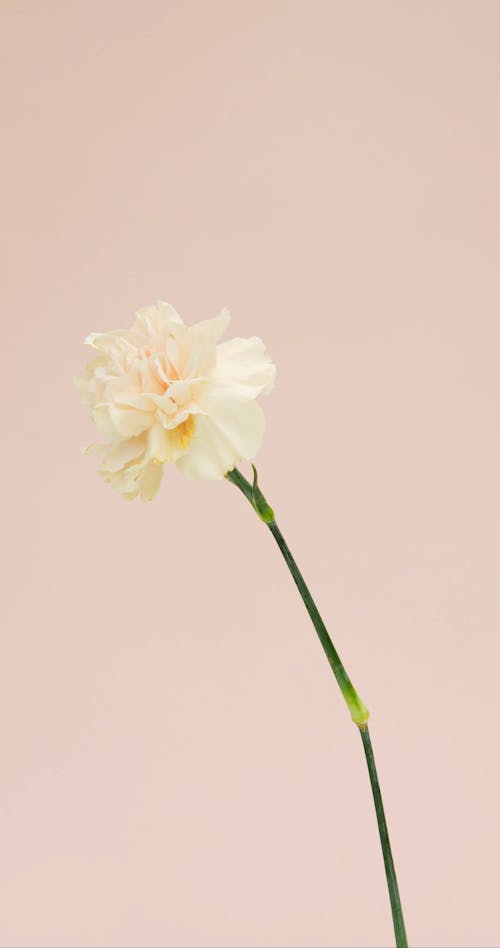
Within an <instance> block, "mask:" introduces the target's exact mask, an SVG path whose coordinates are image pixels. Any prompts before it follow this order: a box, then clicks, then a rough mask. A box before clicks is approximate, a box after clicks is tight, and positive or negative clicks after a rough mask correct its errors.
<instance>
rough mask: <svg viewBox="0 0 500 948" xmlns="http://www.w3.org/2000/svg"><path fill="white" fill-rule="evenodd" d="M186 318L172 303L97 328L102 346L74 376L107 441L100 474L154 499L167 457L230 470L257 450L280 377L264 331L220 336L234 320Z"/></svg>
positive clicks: (191, 469)
mask: <svg viewBox="0 0 500 948" xmlns="http://www.w3.org/2000/svg"><path fill="white" fill-rule="evenodd" d="M229 318H230V317H229V312H228V311H227V310H225V309H224V310H222V312H221V313H219V315H218V316H216V317H215V319H210V320H206V321H204V322H201V323H197V324H196V325H194V326H185V325H184V323H183V321H182V319H181V318H180V316H178V314H177V313H176V312H175V310H174V309H173V307H172V306H169V305H168V303H164V302H161V301H160V302H158V303H157V304H156V305H154V306H147V307H145V308H144V309H141V310H139V311H138V313H137V314H136V319H135V322H134V324H133V326H132V328H131V329H130V330H117V331H115V332H108V333H91V334H90V336H88V337H87V339H86V340H85V342H86V343H87V344H88V345H90V346H92V348H93V349H95V350H96V355H95V357H94V358H93V359H91V361H90V362H89V363H88V365H87V370H86V374H85V376H84V377H83V378H80V379H76V385H77V387H78V388H79V389H80V391H81V393H82V397H83V400H84V401H85V402H86V403H87V404H88V405H90V407H91V412H92V418H93V420H94V422H95V424H96V426H97V428H98V429H99V431H100V432H101V434H102V435H103V436H104V437H105V438H106V440H107V444H104V445H100V446H97V445H92V446H91V447H90V448H89V449H87V450H91V451H94V450H102V451H103V458H102V462H101V466H100V468H99V474H101V476H102V477H103V478H104V480H105V481H107V482H108V483H110V484H111V485H112V487H114V488H115V489H116V490H118V491H119V492H120V494H122V496H123V497H125V498H127V499H129V500H132V499H133V498H134V497H136V496H137V495H138V494H140V495H141V498H142V500H152V499H153V497H154V496H155V494H156V493H157V491H158V488H159V486H160V483H161V479H162V474H163V465H164V464H165V463H167V462H169V461H170V462H173V463H175V464H176V466H177V467H178V468H179V470H180V471H181V472H182V474H184V475H186V477H191V478H200V479H216V478H222V477H224V475H225V474H227V472H228V471H229V470H231V469H232V468H233V467H234V466H235V465H236V464H237V463H238V461H240V460H242V459H250V458H253V457H254V456H255V454H256V453H257V451H258V449H259V447H260V445H261V442H262V438H263V434H264V427H265V421H264V415H263V412H262V409H261V408H260V406H259V405H258V404H257V402H256V398H257V397H258V396H259V395H263V394H266V393H267V392H269V391H270V390H271V388H272V386H273V383H274V377H275V366H274V364H273V363H272V361H271V358H270V356H269V355H268V353H267V352H266V349H265V347H264V344H263V343H262V341H261V340H260V339H258V338H257V337H256V336H253V337H251V338H250V339H231V340H230V341H228V342H223V343H219V344H217V343H218V340H219V339H220V337H221V336H222V334H223V333H224V332H225V330H226V328H227V325H228V323H229Z"/></svg>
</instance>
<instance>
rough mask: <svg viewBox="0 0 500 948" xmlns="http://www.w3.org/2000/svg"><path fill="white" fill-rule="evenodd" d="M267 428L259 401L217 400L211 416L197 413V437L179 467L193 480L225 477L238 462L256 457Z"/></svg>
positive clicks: (180, 461) (195, 435)
mask: <svg viewBox="0 0 500 948" xmlns="http://www.w3.org/2000/svg"><path fill="white" fill-rule="evenodd" d="M264 428H265V420H264V414H263V412H262V409H261V407H260V405H258V404H257V402H254V401H233V400H229V399H228V400H221V401H220V402H219V403H217V404H216V403H214V404H213V406H212V411H211V414H210V415H196V428H195V433H194V437H193V439H192V441H191V444H190V445H189V450H188V452H187V454H185V455H184V456H183V457H181V458H179V460H178V461H177V462H176V464H177V467H178V468H179V470H180V471H181V472H182V474H184V475H185V476H186V477H190V478H193V479H199V480H216V479H219V478H221V477H224V475H225V474H227V472H228V471H230V470H231V468H233V467H234V466H235V464H237V463H238V461H241V460H242V459H243V458H245V459H247V460H248V459H250V458H253V457H255V455H256V454H257V451H258V450H259V448H260V445H261V443H262V438H263V435H264Z"/></svg>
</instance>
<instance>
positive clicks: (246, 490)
mask: <svg viewBox="0 0 500 948" xmlns="http://www.w3.org/2000/svg"><path fill="white" fill-rule="evenodd" d="M226 477H227V479H228V480H229V481H231V483H232V484H234V485H235V486H236V487H238V488H239V490H241V492H242V493H243V494H244V495H245V497H246V499H247V500H248V501H249V503H251V505H252V507H253V508H254V510H255V511H256V513H257V515H258V516H259V517H260V519H261V520H263V521H264V523H266V524H267V526H268V527H269V529H270V531H271V533H272V535H273V537H274V539H275V540H276V543H277V544H278V546H279V548H280V550H281V553H282V555H283V558H284V560H285V562H286V564H287V566H288V569H289V570H290V573H291V575H292V578H293V580H294V582H295V585H296V586H297V589H298V590H299V593H300V595H301V597H302V600H303V602H304V605H305V607H306V609H307V611H308V613H309V616H310V618H311V621H312V624H313V626H314V628H315V629H316V632H317V634H318V638H319V640H320V642H321V645H322V646H323V650H324V652H325V655H326V657H327V659H328V662H329V664H330V667H331V669H332V671H333V674H334V675H335V678H336V681H337V684H338V686H339V688H340V690H341V692H342V695H343V697H344V700H345V702H346V704H347V707H348V709H349V712H350V714H351V718H352V720H353V721H354V723H355V724H357V726H358V727H359V730H360V733H361V739H362V741H363V747H364V751H365V756H366V762H367V765H368V773H369V776H370V783H371V788H372V793H373V800H374V803H375V812H376V815H377V823H378V829H379V834H380V842H381V845H382V854H383V857H384V865H385V874H386V878H387V886H388V889H389V898H390V902H391V911H392V920H393V923H394V933H395V935H396V946H397V948H408V941H407V939H406V932H405V926H404V921H403V912H402V908H401V901H400V898H399V890H398V883H397V878H396V870H395V868H394V860H393V858H392V851H391V844H390V840H389V833H388V830H387V823H386V819H385V813H384V806H383V803H382V795H381V792H380V785H379V782H378V777H377V769H376V767H375V758H374V756H373V748H372V744H371V740H370V734H369V731H368V727H367V723H366V722H367V721H368V717H369V713H370V712H369V711H368V709H367V707H366V706H365V705H364V704H363V702H362V701H361V698H360V697H359V695H358V693H357V691H356V689H355V687H354V685H353V683H352V681H351V679H350V678H349V675H348V674H347V672H346V670H345V668H344V665H343V663H342V661H341V658H340V656H339V653H338V652H337V649H336V648H335V646H334V644H333V642H332V640H331V638H330V636H329V634H328V631H327V628H326V626H325V623H324V622H323V619H322V618H321V616H320V614H319V612H318V608H317V606H316V603H315V602H314V599H313V597H312V596H311V593H310V591H309V588H308V586H307V584H306V582H305V580H304V577H303V576H302V573H301V572H300V569H299V567H298V566H297V563H296V562H295V559H294V557H293V555H292V552H291V550H290V548H289V547H288V544H287V543H286V540H285V538H284V536H283V534H282V532H281V530H280V528H279V527H278V524H277V523H276V520H275V518H274V512H273V510H272V509H271V507H270V506H269V504H268V503H267V501H266V499H265V497H264V495H263V494H262V491H261V490H260V488H259V486H258V484H257V472H256V470H255V468H254V481H253V485H252V484H250V482H249V481H247V480H246V478H245V477H243V475H242V474H241V472H240V471H238V469H237V468H233V470H232V471H229V472H228V473H227V474H226Z"/></svg>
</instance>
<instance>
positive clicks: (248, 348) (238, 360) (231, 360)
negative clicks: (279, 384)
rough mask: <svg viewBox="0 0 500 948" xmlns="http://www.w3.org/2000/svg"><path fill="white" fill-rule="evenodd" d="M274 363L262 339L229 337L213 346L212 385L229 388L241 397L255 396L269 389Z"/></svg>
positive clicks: (255, 337) (271, 382) (273, 375)
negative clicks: (213, 367) (215, 352)
mask: <svg viewBox="0 0 500 948" xmlns="http://www.w3.org/2000/svg"><path fill="white" fill-rule="evenodd" d="M275 376H276V366H275V365H274V363H273V362H272V360H271V357H270V355H269V353H268V352H267V350H266V347H265V345H264V343H263V342H262V339H259V338H258V336H252V337H251V338H250V339H239V338H237V339H230V340H229V341H228V342H222V343H221V344H220V345H218V346H217V364H216V367H215V370H214V373H213V376H212V381H213V384H214V387H215V389H216V390H217V388H218V387H219V388H221V389H222V390H224V389H231V391H232V392H234V394H235V395H238V396H239V397H241V398H257V396H258V395H267V394H268V392H270V391H271V389H272V387H273V385H274V380H275Z"/></svg>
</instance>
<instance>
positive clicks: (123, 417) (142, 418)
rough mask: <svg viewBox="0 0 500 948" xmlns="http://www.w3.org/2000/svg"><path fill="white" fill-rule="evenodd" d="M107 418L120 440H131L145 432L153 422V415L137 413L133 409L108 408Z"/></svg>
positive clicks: (143, 412) (111, 406) (142, 412)
mask: <svg viewBox="0 0 500 948" xmlns="http://www.w3.org/2000/svg"><path fill="white" fill-rule="evenodd" d="M109 417H110V420H111V423H112V425H113V426H114V428H115V430H116V431H117V432H118V434H119V435H121V436H122V438H133V437H134V436H135V435H138V434H141V433H142V432H143V431H146V429H147V428H149V427H150V426H151V424H152V422H153V419H154V415H153V414H151V413H150V412H145V411H137V410H136V409H135V408H126V407H125V406H124V407H122V408H117V407H115V406H114V405H110V406H109Z"/></svg>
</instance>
